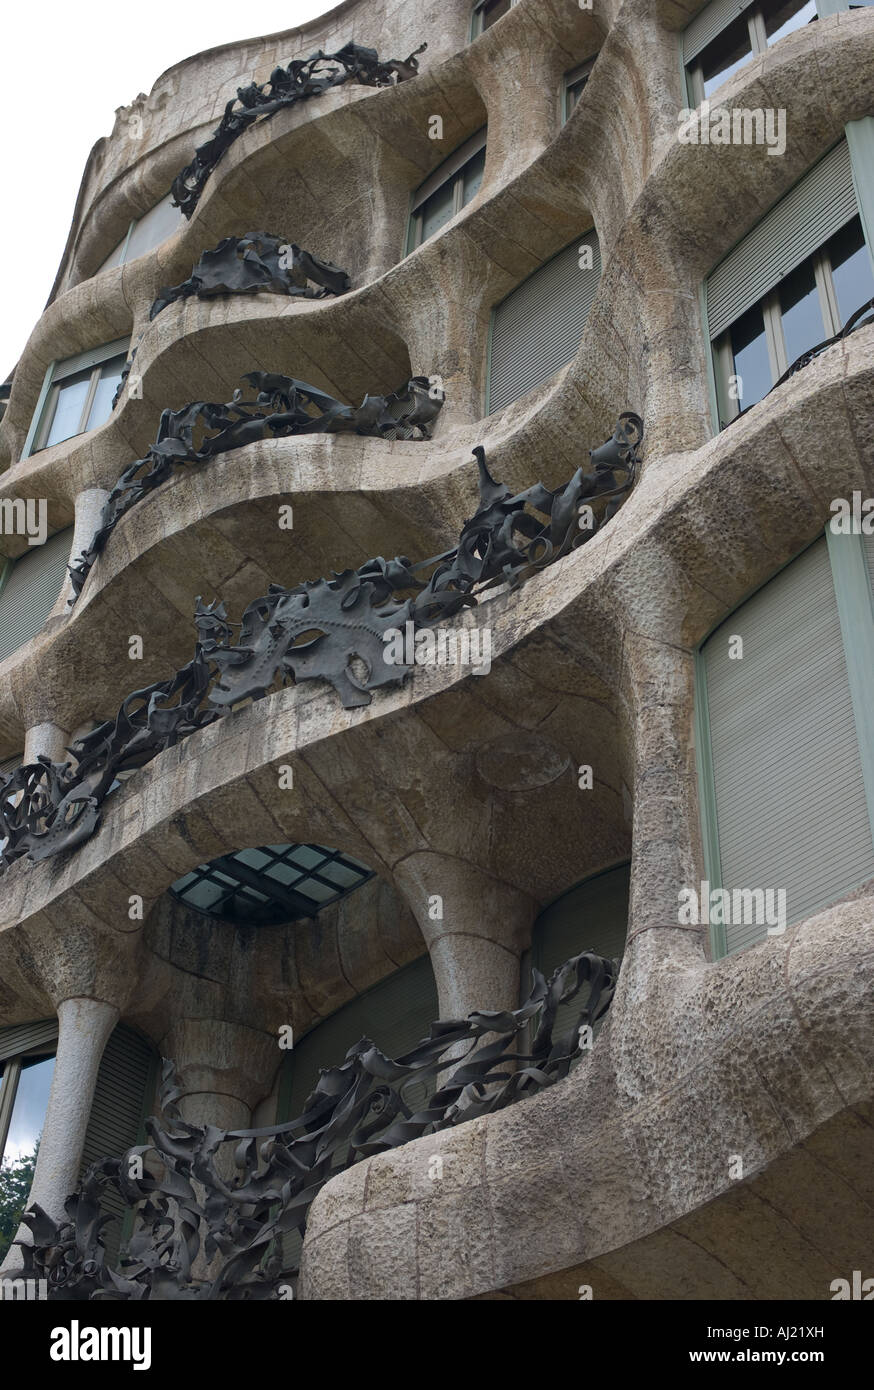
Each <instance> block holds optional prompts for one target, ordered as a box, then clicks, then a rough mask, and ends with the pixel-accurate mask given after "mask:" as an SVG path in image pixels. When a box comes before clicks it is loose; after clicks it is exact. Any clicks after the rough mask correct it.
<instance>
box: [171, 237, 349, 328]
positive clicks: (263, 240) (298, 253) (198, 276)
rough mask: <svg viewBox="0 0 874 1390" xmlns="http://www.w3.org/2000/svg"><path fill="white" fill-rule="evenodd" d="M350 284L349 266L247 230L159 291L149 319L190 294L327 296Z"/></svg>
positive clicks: (207, 296)
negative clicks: (346, 268) (178, 280)
mask: <svg viewBox="0 0 874 1390" xmlns="http://www.w3.org/2000/svg"><path fill="white" fill-rule="evenodd" d="M310 281H312V282H313V284H314V285H316V286H317V288H316V289H313V288H312V286H311V285H310V284H309V282H310ZM349 284H350V281H349V276H348V275H347V273H346V271H345V270H341V268H340V267H339V266H338V265H334V263H333V262H332V261H323V260H321V258H320V257H319V256H314V255H313V254H312V252H310V251H304V250H303V248H302V247H300V246H298V245H297V243H296V242H294V241H292V242H289V241H286V240H284V238H282V237H276V236H270V235H269V234H268V233H267V232H247V233H246V235H245V236H241V237H237V236H228V237H225V238H224V240H223V241H220V242H219V244H218V246H216V247H214V248H213V249H212V250H211V251H204V253H203V255H202V256H201V258H200V260H199V261H198V262H197V265H196V266H195V267H194V269H193V270H192V272H191V274H190V275H189V277H188V279H187V280H183V281H182V283H181V284H180V285H171V286H169V287H167V288H165V289H162V290H159V292H158V297H157V299H155V300H154V301H153V303H152V307H151V309H150V310H149V318H150V319H154V318H156V317H157V315H158V314H160V312H161V310H162V309H166V308H167V306H168V304H173V303H175V301H176V300H177V299H187V298H189V296H190V295H197V296H198V298H200V299H211V298H214V297H215V296H216V295H225V294H258V293H259V292H261V291H264V290H266V291H269V292H270V293H271V294H286V295H295V296H298V297H300V298H303V299H323V298H324V297H325V295H328V294H335V295H340V294H345V293H346V291H347V290H348V289H349Z"/></svg>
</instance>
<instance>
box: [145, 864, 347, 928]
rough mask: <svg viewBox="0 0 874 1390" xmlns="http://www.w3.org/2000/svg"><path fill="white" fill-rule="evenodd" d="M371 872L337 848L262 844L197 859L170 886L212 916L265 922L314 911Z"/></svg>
mask: <svg viewBox="0 0 874 1390" xmlns="http://www.w3.org/2000/svg"><path fill="white" fill-rule="evenodd" d="M372 877H373V875H372V873H371V870H370V869H368V868H367V866H366V865H365V864H360V863H359V862H358V860H357V859H353V858H352V857H351V855H348V854H343V853H342V852H341V851H340V850H338V849H326V848H325V847H324V845H261V846H260V847H259V848H258V849H241V850H238V851H237V852H236V853H235V854H225V855H222V856H221V858H219V859H213V860H212V861H211V862H210V863H209V864H200V865H198V867H197V868H196V869H193V870H192V871H191V873H188V874H184V875H183V877H182V878H178V879H177V880H176V882H175V883H174V884H172V886H171V888H170V891H171V893H173V894H174V895H175V896H176V897H177V898H180V899H181V900H182V902H184V903H187V904H188V905H189V907H196V908H198V909H199V910H200V911H201V912H206V913H208V914H209V915H210V916H211V917H220V918H222V920H223V921H225V922H253V923H256V924H257V925H259V926H267V925H270V924H271V923H276V922H290V921H293V920H294V919H295V918H296V917H315V915H316V913H317V912H318V911H320V909H321V908H323V907H326V906H327V904H328V903H332V902H335V901H336V900H337V898H342V897H344V896H345V894H346V893H351V891H352V889H353V888H357V887H358V886H359V884H361V883H364V882H365V880H366V879H368V878H372Z"/></svg>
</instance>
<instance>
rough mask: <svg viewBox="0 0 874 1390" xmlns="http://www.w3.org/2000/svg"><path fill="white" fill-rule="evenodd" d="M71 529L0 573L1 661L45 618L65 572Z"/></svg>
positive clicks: (53, 537) (71, 538)
mask: <svg viewBox="0 0 874 1390" xmlns="http://www.w3.org/2000/svg"><path fill="white" fill-rule="evenodd" d="M72 545H73V528H72V527H68V529H67V530H65V531H59V532H58V533H57V535H54V536H50V537H49V539H48V540H47V541H46V542H45V545H37V546H34V547H33V548H32V549H31V550H29V551H27V552H26V554H24V555H22V556H21V557H20V559H18V560H7V561H6V565H5V568H4V569H3V571H2V573H0V661H3V660H4V659H5V658H6V657H7V656H9V655H10V653H11V652H14V651H17V649H18V648H19V647H22V646H23V645H24V643H25V642H29V641H30V639H31V637H35V636H36V634H37V633H38V632H39V631H40V629H41V628H42V627H44V626H45V623H46V622H47V620H48V617H49V614H50V613H51V611H52V609H53V608H54V606H55V604H56V602H57V600H58V595H59V594H60V592H61V589H62V588H63V584H64V580H65V578H66V575H67V561H68V560H69V558H70V550H71V548H72Z"/></svg>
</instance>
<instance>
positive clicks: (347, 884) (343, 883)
mask: <svg viewBox="0 0 874 1390" xmlns="http://www.w3.org/2000/svg"><path fill="white" fill-rule="evenodd" d="M319 873H320V874H321V876H322V878H327V879H329V880H330V881H331V883H336V885H337V887H338V888H351V887H352V885H353V883H360V882H361V875H360V874H359V873H356V871H355V869H350V868H349V866H348V864H340V863H339V862H338V861H337V860H336V859H335V860H333V861H332V862H331V863H330V864H324V865H323V866H322V868H321V869H319Z"/></svg>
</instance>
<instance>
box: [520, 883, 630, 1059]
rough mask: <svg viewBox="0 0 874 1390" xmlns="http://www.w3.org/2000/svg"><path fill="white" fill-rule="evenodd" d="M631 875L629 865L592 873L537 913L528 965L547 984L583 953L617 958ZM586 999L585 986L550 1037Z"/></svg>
mask: <svg viewBox="0 0 874 1390" xmlns="http://www.w3.org/2000/svg"><path fill="white" fill-rule="evenodd" d="M630 876H631V875H630V867H629V865H628V864H621V865H620V866H619V867H618V868H616V869H609V870H608V871H607V872H606V873H603V874H597V875H596V876H595V877H594V878H590V879H587V880H586V882H584V883H581V884H579V885H578V886H577V887H576V888H573V889H571V891H570V892H569V893H565V894H564V896H563V897H561V898H559V899H558V901H557V902H555V903H552V905H551V906H550V907H548V908H546V910H545V911H544V912H542V913H541V914H540V916H539V917H538V919H537V921H536V922H535V924H534V931H533V933H532V938H531V960H532V964H533V965H535V966H536V968H537V969H538V970H539V971H540V972H541V974H543V975H545V976H546V978H547V980H548V979H549V977H550V975H551V974H552V972H553V971H554V970H555V969H556V968H557V967H558V966H559V965H563V964H564V962H565V961H566V960H570V959H571V957H572V956H578V955H580V954H581V953H582V952H583V951H594V952H595V953H596V954H597V955H599V956H607V957H608V958H609V959H611V960H612V959H618V958H620V957H621V956H622V954H623V952H624V950H625V937H626V933H627V930H628V893H629V884H630ZM530 983H531V982H530V979H528V980H523V981H522V998H523V999H526V998H527V997H528V993H529V986H530ZM587 996H588V989H587V987H586V986H584V987H583V989H582V990H581V991H580V993H579V994H578V995H577V997H576V999H571V1000H570V1001H569V1002H568V1003H567V1004H562V1006H561V1008H560V1009H559V1011H558V1014H557V1016H556V1021H555V1026H554V1028H553V1037H556V1038H558V1037H561V1035H562V1033H563V1032H566V1031H567V1030H568V1029H570V1028H572V1027H573V1026H574V1024H575V1023H576V1021H577V1019H578V1018H579V1016H580V1011H581V1009H582V1008H583V1006H584V1005H585V1002H586V998H587Z"/></svg>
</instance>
